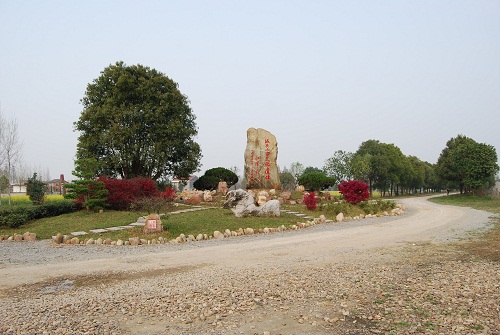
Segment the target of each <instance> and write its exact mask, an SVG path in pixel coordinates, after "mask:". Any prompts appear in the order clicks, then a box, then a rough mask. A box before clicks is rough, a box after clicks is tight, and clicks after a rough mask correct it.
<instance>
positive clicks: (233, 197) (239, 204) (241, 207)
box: [223, 189, 281, 217]
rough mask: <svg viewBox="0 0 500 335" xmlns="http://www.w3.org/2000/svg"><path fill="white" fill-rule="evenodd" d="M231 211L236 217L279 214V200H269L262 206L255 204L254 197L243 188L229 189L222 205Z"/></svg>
mask: <svg viewBox="0 0 500 335" xmlns="http://www.w3.org/2000/svg"><path fill="white" fill-rule="evenodd" d="M223 207H224V208H228V209H230V210H231V211H233V213H234V215H235V216H236V217H245V216H280V214H281V212H280V202H279V201H278V200H269V201H267V202H266V203H265V204H264V205H262V206H256V205H255V200H254V197H253V196H252V195H251V194H250V193H249V192H246V191H245V190H242V189H238V190H233V191H229V192H228V193H227V195H226V202H224V205H223Z"/></svg>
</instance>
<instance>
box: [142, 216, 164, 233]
mask: <svg viewBox="0 0 500 335" xmlns="http://www.w3.org/2000/svg"><path fill="white" fill-rule="evenodd" d="M162 230H163V226H162V225H161V220H160V215H159V214H149V215H148V216H147V217H146V223H145V224H144V233H156V232H159V231H162Z"/></svg>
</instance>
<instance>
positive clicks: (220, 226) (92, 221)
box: [0, 206, 320, 240]
mask: <svg viewBox="0 0 500 335" xmlns="http://www.w3.org/2000/svg"><path fill="white" fill-rule="evenodd" d="M181 208H183V207H182V206H179V207H171V209H170V211H177V210H179V209H181ZM304 208H305V207H304ZM316 214H317V215H318V216H319V215H320V214H319V213H316ZM145 215H147V213H146V212H130V211H104V212H103V213H93V212H87V211H79V212H76V213H71V214H65V215H60V216H57V217H52V218H45V219H41V220H36V221H33V222H30V223H28V224H26V225H23V226H22V227H19V228H17V229H0V235H13V234H14V233H18V234H22V233H24V232H27V231H29V232H31V233H36V234H37V238H38V239H47V238H51V237H52V236H54V235H56V234H57V233H62V234H69V233H71V232H75V231H86V232H88V231H89V230H91V229H97V228H109V227H116V226H122V225H128V224H130V223H133V222H136V221H137V219H138V218H139V217H140V216H145ZM298 221H299V219H298V218H297V217H296V216H294V215H290V214H283V215H282V216H280V217H245V218H236V217H235V216H234V214H233V212H231V211H230V210H228V209H223V208H214V209H206V210H203V211H196V212H188V213H182V214H174V215H167V216H164V217H163V218H162V224H163V227H164V230H165V231H164V232H163V233H158V234H150V235H144V234H143V233H142V228H135V229H127V230H122V231H117V232H108V233H103V234H99V236H100V237H102V238H107V237H109V238H111V239H113V240H116V239H118V238H121V239H128V238H129V237H133V236H139V237H141V238H149V239H151V238H157V237H159V236H163V237H164V238H168V239H172V238H175V237H177V236H179V235H180V234H181V233H182V234H185V235H186V236H187V235H189V234H192V235H195V236H196V235H197V234H200V233H201V234H208V235H211V234H213V232H214V231H215V230H219V231H222V232H223V231H224V230H225V229H229V230H238V229H239V228H248V227H251V228H254V229H262V228H265V227H269V228H277V227H279V226H281V225H285V226H289V225H292V224H296V223H297V222H298Z"/></svg>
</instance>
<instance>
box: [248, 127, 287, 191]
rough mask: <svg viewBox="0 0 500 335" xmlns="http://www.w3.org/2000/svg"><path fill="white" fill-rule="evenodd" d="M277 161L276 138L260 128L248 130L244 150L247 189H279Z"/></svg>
mask: <svg viewBox="0 0 500 335" xmlns="http://www.w3.org/2000/svg"><path fill="white" fill-rule="evenodd" d="M277 159H278V142H276V137H275V136H274V135H273V134H271V133H270V132H269V131H267V130H264V129H262V128H258V129H255V128H250V129H248V130H247V147H246V149H245V179H246V181H247V189H262V188H265V189H272V188H273V189H280V178H279V172H278V165H277V163H276V161H277Z"/></svg>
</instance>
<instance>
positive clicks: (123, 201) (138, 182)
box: [98, 177, 160, 210]
mask: <svg viewBox="0 0 500 335" xmlns="http://www.w3.org/2000/svg"><path fill="white" fill-rule="evenodd" d="M98 181H102V182H103V183H104V187H105V188H106V189H107V190H108V194H107V201H106V203H107V204H108V208H110V209H114V210H128V209H130V208H131V207H133V204H134V203H135V202H136V201H138V200H139V199H143V198H148V197H158V196H160V192H159V191H158V187H157V186H156V183H155V182H154V180H152V179H148V178H140V177H139V178H133V179H111V178H104V177H101V178H99V179H98Z"/></svg>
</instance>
